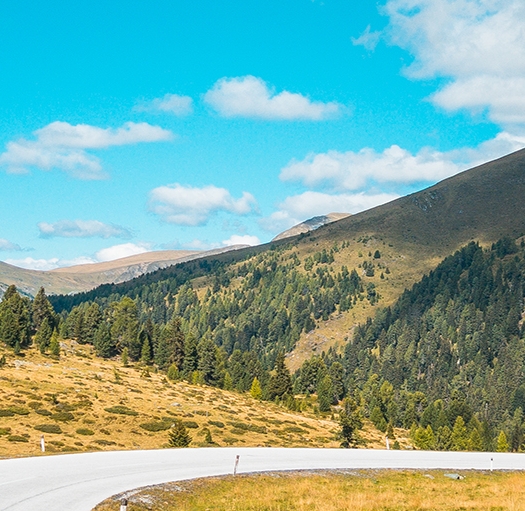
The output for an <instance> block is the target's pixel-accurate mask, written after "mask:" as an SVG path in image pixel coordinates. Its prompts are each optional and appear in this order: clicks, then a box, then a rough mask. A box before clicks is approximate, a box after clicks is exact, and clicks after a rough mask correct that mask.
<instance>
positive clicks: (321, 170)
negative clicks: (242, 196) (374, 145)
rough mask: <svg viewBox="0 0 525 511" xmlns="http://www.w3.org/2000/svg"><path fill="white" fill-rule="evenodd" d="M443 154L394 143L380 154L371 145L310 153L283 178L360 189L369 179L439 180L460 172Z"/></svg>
mask: <svg viewBox="0 0 525 511" xmlns="http://www.w3.org/2000/svg"><path fill="white" fill-rule="evenodd" d="M458 170H459V169H458V167H457V165H455V164H454V163H452V162H450V161H448V160H447V159H446V158H444V157H443V153H440V152H438V151H435V150H432V149H429V148H425V149H422V150H421V151H419V153H417V154H416V155H412V154H411V153H410V152H409V151H407V150H406V149H402V148H401V147H399V146H397V145H393V146H391V147H389V148H387V149H385V150H384V151H383V152H381V153H378V152H376V151H374V150H373V149H370V148H364V149H361V150H360V151H359V152H357V153H355V152H352V151H348V152H346V153H340V152H338V151H329V152H327V153H321V154H310V155H308V156H307V157H306V158H305V159H304V160H302V161H300V162H297V161H292V162H291V163H290V164H288V166H286V167H285V168H284V169H282V171H281V174H280V178H281V179H282V180H283V181H292V180H298V181H302V182H303V183H304V184H305V185H306V186H309V187H313V186H316V185H320V184H323V183H329V184H331V185H333V186H334V187H337V188H343V189H345V190H359V189H361V188H363V187H364V186H365V185H366V184H367V182H368V181H369V180H373V181H376V182H382V183H384V182H395V183H410V182H414V181H437V180H440V179H443V178H445V177H448V176H451V175H453V174H455V173H457V172H458Z"/></svg>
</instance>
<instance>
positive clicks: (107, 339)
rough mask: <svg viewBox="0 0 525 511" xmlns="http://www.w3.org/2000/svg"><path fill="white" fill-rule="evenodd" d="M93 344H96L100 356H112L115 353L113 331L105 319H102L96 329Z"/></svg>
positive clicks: (96, 350)
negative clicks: (111, 331)
mask: <svg viewBox="0 0 525 511" xmlns="http://www.w3.org/2000/svg"><path fill="white" fill-rule="evenodd" d="M93 344H94V346H95V352H96V353H97V355H98V356H99V357H102V358H110V357H112V356H113V355H114V354H115V349H114V346H113V342H112V339H111V333H110V331H109V327H108V325H107V323H106V322H105V321H102V323H100V325H99V326H98V328H97V330H96V331H95V336H94V339H93Z"/></svg>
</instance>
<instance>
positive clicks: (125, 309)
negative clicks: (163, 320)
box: [110, 296, 142, 360]
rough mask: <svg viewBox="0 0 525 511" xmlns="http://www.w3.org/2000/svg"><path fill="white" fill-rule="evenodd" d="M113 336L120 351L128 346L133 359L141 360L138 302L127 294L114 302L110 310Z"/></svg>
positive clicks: (114, 342)
mask: <svg viewBox="0 0 525 511" xmlns="http://www.w3.org/2000/svg"><path fill="white" fill-rule="evenodd" d="M110 317H111V338H112V340H113V344H114V345H115V346H116V348H117V351H118V352H122V351H123V350H124V349H126V348H127V350H128V356H129V357H130V358H131V360H139V358H140V352H141V349H142V346H141V345H140V342H139V320H138V309H137V303H136V302H135V301H134V300H132V299H131V298H129V297H127V296H125V297H124V298H122V300H120V302H117V303H113V304H112V307H111V311H110Z"/></svg>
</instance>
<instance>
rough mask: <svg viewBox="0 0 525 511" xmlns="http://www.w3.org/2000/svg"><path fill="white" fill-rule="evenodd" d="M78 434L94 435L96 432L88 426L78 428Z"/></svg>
mask: <svg viewBox="0 0 525 511" xmlns="http://www.w3.org/2000/svg"><path fill="white" fill-rule="evenodd" d="M77 434H79V435H94V434H95V432H94V431H92V430H91V429H88V428H78V429H77Z"/></svg>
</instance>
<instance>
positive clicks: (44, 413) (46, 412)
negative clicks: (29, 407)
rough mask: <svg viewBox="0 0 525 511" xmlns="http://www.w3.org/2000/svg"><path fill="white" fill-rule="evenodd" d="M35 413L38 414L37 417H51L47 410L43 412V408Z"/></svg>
mask: <svg viewBox="0 0 525 511" xmlns="http://www.w3.org/2000/svg"><path fill="white" fill-rule="evenodd" d="M35 412H36V413H38V415H45V416H46V417H49V416H51V415H52V413H51V412H50V411H49V410H44V409H43V408H42V409H38V410H35Z"/></svg>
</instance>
